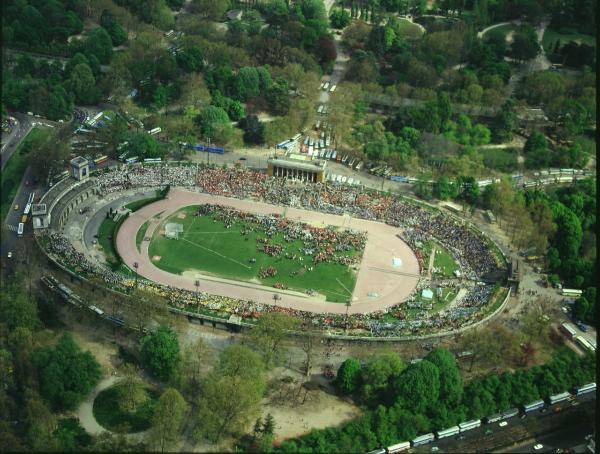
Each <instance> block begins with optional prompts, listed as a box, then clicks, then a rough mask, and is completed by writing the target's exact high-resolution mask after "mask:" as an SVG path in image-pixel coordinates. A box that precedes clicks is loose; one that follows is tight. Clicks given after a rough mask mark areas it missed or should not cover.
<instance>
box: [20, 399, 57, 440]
mask: <svg viewBox="0 0 600 454" xmlns="http://www.w3.org/2000/svg"><path fill="white" fill-rule="evenodd" d="M25 422H26V424H27V432H26V435H25V439H26V440H27V444H28V445H29V446H30V447H31V449H33V450H34V451H52V450H53V449H55V448H56V447H57V446H56V445H57V443H56V439H55V438H54V431H55V430H56V418H55V416H54V415H53V414H52V413H51V412H50V410H48V407H46V405H44V402H42V401H41V400H39V398H37V396H35V395H34V396H31V397H30V398H29V399H27V402H26V404H25Z"/></svg>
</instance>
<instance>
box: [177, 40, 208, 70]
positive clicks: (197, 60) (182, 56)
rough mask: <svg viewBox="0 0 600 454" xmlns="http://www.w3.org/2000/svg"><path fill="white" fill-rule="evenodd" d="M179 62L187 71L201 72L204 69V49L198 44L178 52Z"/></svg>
mask: <svg viewBox="0 0 600 454" xmlns="http://www.w3.org/2000/svg"><path fill="white" fill-rule="evenodd" d="M176 58H177V64H178V65H179V66H180V67H181V69H183V70H184V71H186V72H199V71H201V70H202V66H203V59H204V56H203V55H202V50H201V49H200V48H198V47H196V46H192V47H189V48H186V49H184V50H183V51H182V52H179V53H178V54H177V57H176Z"/></svg>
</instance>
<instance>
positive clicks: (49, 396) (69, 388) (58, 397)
mask: <svg viewBox="0 0 600 454" xmlns="http://www.w3.org/2000/svg"><path fill="white" fill-rule="evenodd" d="M33 361H34V363H35V365H36V367H37V369H38V371H39V380H40V394H41V395H42V397H43V398H44V399H46V400H47V401H48V402H49V403H50V405H51V406H52V407H53V408H55V409H65V410H73V409H74V408H75V406H76V405H77V404H78V403H79V402H80V401H81V400H82V399H83V398H84V397H85V396H87V394H88V393H89V392H90V391H91V389H92V387H93V386H94V385H95V384H96V382H97V381H98V380H99V379H100V375H101V374H100V365H99V364H98V363H97V362H96V360H95V359H94V357H93V356H92V354H91V353H90V352H82V351H81V349H80V348H79V346H78V345H77V344H76V343H75V341H74V340H73V338H72V337H71V336H70V335H68V334H66V335H64V336H63V337H61V339H60V340H59V342H58V344H57V345H56V347H54V348H48V347H46V348H42V349H40V350H38V351H36V352H35V353H34V356H33Z"/></svg>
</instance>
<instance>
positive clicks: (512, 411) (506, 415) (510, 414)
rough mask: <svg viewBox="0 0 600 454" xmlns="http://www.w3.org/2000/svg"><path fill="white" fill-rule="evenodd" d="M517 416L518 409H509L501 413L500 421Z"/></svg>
mask: <svg viewBox="0 0 600 454" xmlns="http://www.w3.org/2000/svg"><path fill="white" fill-rule="evenodd" d="M518 414H519V409H518V408H509V409H508V410H506V411H505V412H504V413H502V419H508V418H513V417H515V416H517V415H518Z"/></svg>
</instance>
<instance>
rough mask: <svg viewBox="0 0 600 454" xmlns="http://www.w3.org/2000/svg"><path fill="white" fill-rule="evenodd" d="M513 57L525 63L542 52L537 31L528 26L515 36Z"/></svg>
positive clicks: (512, 45)
mask: <svg viewBox="0 0 600 454" xmlns="http://www.w3.org/2000/svg"><path fill="white" fill-rule="evenodd" d="M510 49H511V55H512V56H513V57H514V58H516V59H517V60H521V61H525V60H530V59H532V58H535V57H536V56H537V54H539V52H540V45H539V43H538V37H537V33H536V31H535V29H534V28H533V27H531V26H530V25H528V26H523V27H521V28H520V29H519V30H518V31H517V32H516V33H515V34H514V36H513V42H512V44H511V47H510Z"/></svg>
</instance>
